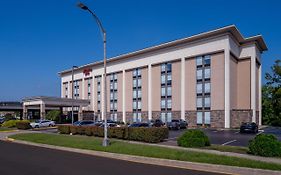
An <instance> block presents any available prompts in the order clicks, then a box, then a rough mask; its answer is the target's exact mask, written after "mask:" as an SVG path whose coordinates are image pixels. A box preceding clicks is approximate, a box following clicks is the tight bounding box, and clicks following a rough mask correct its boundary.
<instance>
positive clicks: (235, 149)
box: [203, 145, 249, 154]
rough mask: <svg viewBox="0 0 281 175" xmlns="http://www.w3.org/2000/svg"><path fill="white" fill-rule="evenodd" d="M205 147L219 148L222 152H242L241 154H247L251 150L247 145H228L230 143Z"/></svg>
mask: <svg viewBox="0 0 281 175" xmlns="http://www.w3.org/2000/svg"><path fill="white" fill-rule="evenodd" d="M203 149H210V150H217V151H221V152H233V153H240V154H247V152H248V151H249V149H248V148H247V147H241V146H228V145H211V146H207V147H204V148H203Z"/></svg>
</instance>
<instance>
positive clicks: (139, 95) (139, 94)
mask: <svg viewBox="0 0 281 175" xmlns="http://www.w3.org/2000/svg"><path fill="white" fill-rule="evenodd" d="M138 98H141V90H138Z"/></svg>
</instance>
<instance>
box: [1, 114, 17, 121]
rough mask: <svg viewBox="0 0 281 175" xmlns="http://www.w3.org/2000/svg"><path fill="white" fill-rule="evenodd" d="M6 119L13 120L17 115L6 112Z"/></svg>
mask: <svg viewBox="0 0 281 175" xmlns="http://www.w3.org/2000/svg"><path fill="white" fill-rule="evenodd" d="M4 118H5V121H9V120H13V119H14V118H15V117H14V116H13V115H12V114H5V116H4Z"/></svg>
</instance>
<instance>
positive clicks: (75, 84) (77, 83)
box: [74, 80, 80, 99]
mask: <svg viewBox="0 0 281 175" xmlns="http://www.w3.org/2000/svg"><path fill="white" fill-rule="evenodd" d="M79 88H80V87H79V81H78V80H76V81H74V98H75V99H78V98H79Z"/></svg>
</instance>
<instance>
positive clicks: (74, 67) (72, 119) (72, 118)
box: [71, 66, 78, 125]
mask: <svg viewBox="0 0 281 175" xmlns="http://www.w3.org/2000/svg"><path fill="white" fill-rule="evenodd" d="M76 68H78V66H72V70H71V71H72V91H71V98H72V103H71V123H72V125H73V123H74V116H73V99H74V92H73V91H74V69H76Z"/></svg>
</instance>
